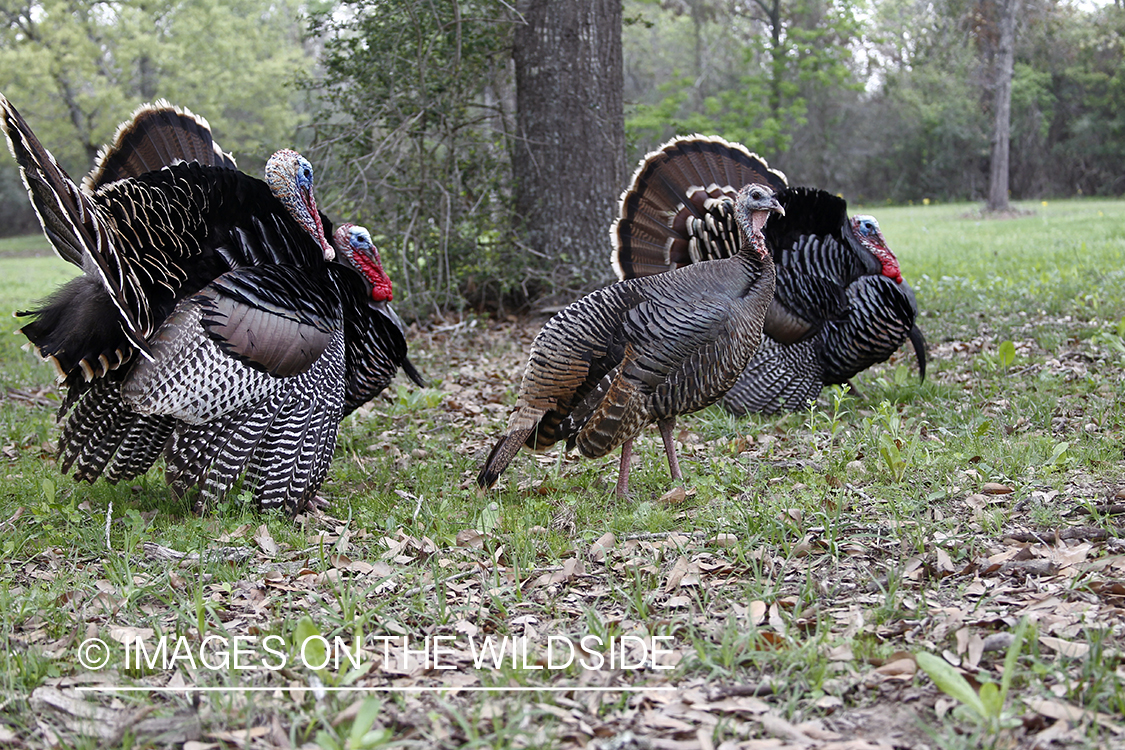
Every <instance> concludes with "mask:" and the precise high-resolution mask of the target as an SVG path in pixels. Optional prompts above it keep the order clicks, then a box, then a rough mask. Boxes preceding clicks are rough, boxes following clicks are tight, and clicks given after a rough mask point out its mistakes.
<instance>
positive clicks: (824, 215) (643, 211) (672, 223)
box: [612, 135, 925, 414]
mask: <svg viewBox="0 0 1125 750" xmlns="http://www.w3.org/2000/svg"><path fill="white" fill-rule="evenodd" d="M763 178H768V179H769V180H770V184H771V185H773V186H774V187H775V188H776V189H777V191H778V200H779V202H780V203H781V205H782V206H783V207H784V209H785V213H784V215H783V216H779V217H775V218H774V219H772V220H771V221H770V222H769V223H768V224H767V225H766V226H765V227H764V229H763V234H764V238H765V243H766V246H767V247H768V249H769V252H770V253H771V255H772V257H773V260H774V263H775V265H776V268H777V290H776V294H775V297H774V300H773V302H772V303H771V304H770V307H769V311H768V313H767V315H766V320H765V324H764V335H765V340H764V343H763V346H762V348H761V350H760V351H759V353H758V354H757V355H755V356H754V357H753V358H751V360H750V361H749V362H748V363H747V366H746V371H745V373H744V375H743V377H742V378H740V379H739V381H738V383H737V385H736V386H735V387H734V388H733V389H732V390H731V392H730V393H729V394H728V395H727V396H726V397H725V398H724V399H723V401H722V403H723V406H724V407H726V408H727V409H728V410H730V411H732V412H735V413H739V414H742V413H746V412H749V411H761V412H767V413H768V412H773V411H776V410H778V409H790V410H799V409H804V408H806V406H807V404H808V402H809V400H810V399H812V400H815V399H816V397H817V396H818V394H819V393H820V391H821V389H822V388H823V387H824V386H825V385H832V384H837V383H844V382H846V381H847V380H848V379H850V378H851V377H852V376H854V375H855V374H857V373H859V372H861V371H863V370H864V369H866V368H868V367H871V366H872V365H874V364H877V363H879V362H883V361H885V360H886V359H888V358H889V357H890V356H891V355H892V354H893V353H894V352H895V351H896V350H897V349H898V348H899V347H900V346H901V345H902V344H903V343H904V342H905V341H906V340H907V338H909V339H910V340H911V342H912V343H914V345H915V347H914V348H915V352H916V354H917V357H918V365H919V373H920V375H921V376H922V377H923V378H924V377H925V349H924V339H923V337H922V333H921V331H920V330H919V329H918V327H917V326H916V325H915V319H916V317H917V315H918V306H917V303H916V302H915V300H914V293H913V291H912V290H911V289H910V286H909V284H906V283H905V282H904V281H903V279H902V275H901V273H900V272H899V267H898V260H897V258H895V256H894V253H892V252H891V250H890V248H889V247H888V246H887V244H886V240H885V239H884V237H883V234H882V232H881V231H880V229H879V225H878V222H876V221H875V219H874V217H871V216H854V217H849V216H848V214H847V203H846V202H845V201H844V199H842V198H840V197H838V196H835V195H832V194H830V193H828V192H826V191H823V190H817V189H814V188H803V187H787V186H786V185H785V177H784V175H782V174H781V173H780V172H777V171H776V170H771V169H769V167H768V166H767V165H766V164H765V162H764V160H762V159H761V158H760V157H758V156H756V155H754V154H751V153H750V152H749V151H747V150H746V149H745V148H743V147H742V146H740V145H738V144H733V143H727V142H726V141H723V140H721V139H717V138H711V137H706V136H698V135H696V136H687V137H682V138H676V139H673V140H672V141H669V142H668V143H667V144H665V145H664V146H663V147H661V148H660V149H658V150H657V151H654V152H653V153H651V154H649V155H648V156H646V157H645V159H644V160H643V161H642V163H641V166H640V167H639V168H638V169H637V172H636V174H635V175H634V178H633V184H632V185H631V187H630V188H629V190H627V191H626V192H625V193H624V195H623V196H622V201H621V215H620V217H619V218H618V220H617V221H616V222H615V224H614V229H613V233H612V235H613V241H614V254H613V265H614V268H615V269H616V270H617V272H618V275H619V276H620V277H621V278H634V277H641V276H646V275H649V274H656V273H663V272H666V271H668V270H671V269H674V268H680V267H683V266H684V265H687V264H693V263H699V262H701V261H705V260H709V259H712V258H723V257H729V256H730V255H731V254H732V251H731V248H732V247H736V246H737V245H736V244H735V240H734V239H733V238H734V237H736V236H737V224H736V221H735V218H734V216H733V211H732V209H731V206H732V199H731V196H732V195H734V194H735V193H736V192H737V191H738V189H739V188H741V187H742V186H743V185H745V184H747V183H749V182H754V181H761V180H762V179H763Z"/></svg>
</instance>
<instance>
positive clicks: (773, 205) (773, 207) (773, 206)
mask: <svg viewBox="0 0 1125 750" xmlns="http://www.w3.org/2000/svg"><path fill="white" fill-rule="evenodd" d="M769 210H770V211H773V212H774V213H777V214H781V215H782V216H784V215H785V209H784V208H782V206H781V204H780V203H778V202H777V198H772V199H770V206H769Z"/></svg>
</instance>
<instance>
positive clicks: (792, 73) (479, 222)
mask: <svg viewBox="0 0 1125 750" xmlns="http://www.w3.org/2000/svg"><path fill="white" fill-rule="evenodd" d="M0 9H2V10H0V18H2V20H3V24H2V28H0V91H2V92H3V93H4V94H5V95H6V96H7V97H8V98H9V99H10V100H11V101H12V102H13V103H15V104H16V106H17V107H18V108H19V109H20V110H21V112H22V113H23V114H24V116H25V117H26V118H27V119H28V121H29V122H30V123H31V124H32V126H33V127H34V128H35V130H36V132H37V134H38V135H39V137H40V138H41V139H42V140H43V142H44V143H45V144H46V145H47V146H48V148H50V149H51V150H52V151H53V153H54V154H55V155H56V157H57V158H58V159H59V161H60V162H61V163H62V164H63V166H64V168H65V169H67V171H68V172H70V173H71V174H72V175H81V174H84V173H85V171H86V170H88V169H89V167H90V165H91V163H92V161H93V159H94V157H95V155H96V152H97V149H98V147H99V146H100V145H101V144H103V143H106V142H107V141H109V140H110V138H111V137H112V135H113V131H114V128H115V127H116V125H117V124H118V123H119V122H121V121H123V120H125V119H126V118H127V117H128V116H129V114H130V113H131V112H132V111H133V109H134V108H135V107H136V106H137V105H138V104H140V103H141V102H144V101H150V100H153V99H156V98H158V97H163V98H166V99H169V100H171V101H172V102H173V103H175V104H177V105H180V106H183V107H187V108H189V109H191V110H193V111H194V112H196V113H198V114H201V115H203V116H205V117H207V118H208V120H209V121H210V122H211V125H212V128H213V130H214V132H215V134H216V138H217V140H218V142H219V143H220V144H221V145H222V147H223V148H224V149H226V150H228V151H231V152H233V153H234V155H235V156H236V158H237V159H238V160H239V165H240V167H241V168H242V169H243V170H244V171H246V172H248V173H250V174H260V173H261V168H262V165H263V164H264V162H265V159H266V158H268V156H269V154H270V153H272V152H273V151H274V150H276V149H277V148H282V147H297V148H298V149H300V150H301V151H302V152H304V153H305V154H306V155H307V156H309V158H310V160H311V161H312V162H313V164H314V166H315V168H316V170H317V192H318V198H319V200H320V203H321V206H322V208H323V209H324V210H325V211H326V212H327V213H328V214H329V216H330V217H331V218H332V219H333V220H335V221H337V222H340V221H345V220H347V221H353V222H356V223H360V224H365V225H367V226H368V227H369V228H370V229H371V230H372V234H373V235H375V237H376V240H377V242H378V243H379V245H380V247H381V248H382V250H383V256H384V262H385V263H386V265H387V266H388V270H389V272H390V274H391V276H392V278H393V279H394V280H395V282H396V292H397V294H396V305H397V306H398V307H399V309H400V312H402V313H404V314H405V316H407V317H419V316H425V315H430V314H433V313H440V312H448V311H460V310H465V309H474V310H481V311H497V310H500V311H511V310H518V309H521V308H523V307H525V306H526V305H528V304H529V303H531V302H536V303H538V304H540V305H544V304H550V301H551V300H552V299H558V300H559V301H566V299H567V298H570V297H573V296H574V295H575V294H577V293H579V292H582V291H586V290H588V289H590V288H594V287H596V286H599V285H601V284H603V283H605V282H606V281H607V280H609V278H610V277H611V273H612V272H611V269H610V265H609V262H608V250H609V242H608V228H609V225H610V222H611V221H612V218H613V216H614V213H615V210H616V208H615V205H616V200H617V196H618V194H619V193H620V191H621V190H622V189H623V188H624V187H625V183H626V181H627V179H628V177H629V175H630V173H631V169H632V167H631V165H632V164H635V163H636V161H637V160H638V159H639V158H640V157H641V156H643V154H644V153H646V152H647V151H648V150H651V149H652V148H654V147H656V146H658V145H659V144H660V143H662V142H663V141H664V140H666V139H667V138H669V137H671V136H672V135H675V134H681V133H688V132H703V133H708V134H717V135H721V136H724V137H726V138H728V139H730V140H734V141H738V142H741V143H743V144H745V145H747V146H748V147H749V148H750V149H751V150H754V151H756V152H758V153H759V154H761V155H762V156H764V157H766V158H767V159H768V160H769V161H770V163H771V165H772V166H775V167H778V168H780V169H782V170H783V171H784V172H785V173H786V174H787V175H788V177H789V179H790V183H791V184H795V185H813V186H816V187H820V188H823V189H826V190H829V191H832V192H837V193H840V194H841V195H843V196H844V197H845V198H847V199H848V201H849V203H850V204H851V206H852V210H853V212H854V211H855V210H856V208H857V207H858V206H864V207H865V210H868V211H872V212H876V213H877V206H878V205H880V204H901V203H911V202H939V201H940V202H948V201H983V200H985V199H986V198H987V197H988V191H989V181H990V167H991V166H992V164H993V163H994V162H995V158H994V156H993V150H994V146H995V139H996V137H997V129H998V125H997V123H998V122H1000V120H998V119H997V114H998V109H999V108H1000V107H1001V105H1000V104H998V102H999V101H1000V100H1001V97H998V96H997V92H998V87H999V86H1004V85H1010V98H1009V99H1008V101H1009V102H1010V112H1009V113H1008V115H1007V119H1008V123H1009V124H1008V127H1007V128H1006V130H1004V132H1005V133H1006V134H1007V136H1008V137H1009V139H1010V144H1011V145H1010V164H1009V168H1008V170H1007V175H1006V176H1007V178H1008V180H1009V186H1008V187H1009V189H1008V191H1007V192H1008V193H1009V194H1010V196H1011V197H1012V198H1021V199H1027V198H1040V199H1046V198H1053V197H1072V196H1085V195H1101V196H1117V195H1120V194H1121V193H1122V192H1123V191H1125V47H1123V40H1125V3H1123V2H1122V0H1117V2H1115V3H1113V4H1092V3H1083V2H1066V1H1062V0H663V1H662V2H660V1H657V0H626V1H625V2H624V3H621V2H619V1H618V0H573V2H566V3H558V2H550V0H520V2H517V3H514V4H513V3H510V2H505V1H504V0H356V1H355V2H318V1H317V0H312V2H298V0H234V1H233V2H230V1H229V0H223V1H222V2H220V1H219V0H123V1H120V2H96V1H94V0H35V1H33V2H26V1H25V2H18V1H16V0H0ZM1005 18H1008V19H1014V29H1013V33H1011V34H1010V35H1009V38H1011V39H1013V40H1014V42H1013V43H1012V44H1011V45H1010V46H1009V47H1008V48H1009V49H1010V53H1011V54H1010V55H1007V60H1006V59H1005V57H1006V56H1005V47H1006V42H1005V37H1004V33H1003V32H1004V28H1003V27H1004V20H1005ZM36 231H38V230H37V222H36V219H35V216H34V214H33V213H32V211H31V208H30V204H29V202H28V200H27V197H26V195H25V194H24V191H23V188H22V185H21V184H20V182H19V176H18V171H17V168H16V166H15V164H14V162H13V161H12V160H9V159H4V160H0V236H2V235H13V234H23V233H33V232H36Z"/></svg>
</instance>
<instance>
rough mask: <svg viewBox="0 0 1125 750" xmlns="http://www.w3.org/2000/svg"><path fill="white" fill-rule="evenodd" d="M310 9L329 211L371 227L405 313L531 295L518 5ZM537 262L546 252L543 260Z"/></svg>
mask: <svg viewBox="0 0 1125 750" xmlns="http://www.w3.org/2000/svg"><path fill="white" fill-rule="evenodd" d="M348 10H349V12H348V13H341V12H339V9H338V8H336V7H335V6H326V7H325V8H324V9H323V10H321V11H320V12H317V13H314V14H313V15H312V16H311V19H310V29H311V33H312V34H314V35H316V36H317V37H318V38H319V39H320V41H321V43H322V44H323V45H324V52H323V56H322V62H323V70H324V72H323V75H320V76H317V77H311V76H309V77H306V78H305V79H304V80H303V82H302V86H303V87H304V88H305V89H306V90H308V91H309V92H310V94H313V95H315V96H317V97H318V107H317V111H316V116H315V132H316V143H315V145H314V146H313V147H312V149H311V151H310V156H311V157H312V158H313V160H314V163H315V164H317V166H318V169H319V175H320V176H319V177H318V182H319V183H320V187H319V188H318V189H319V190H321V196H322V201H323V202H324V204H325V206H326V207H327V209H328V210H329V213H331V214H333V215H334V216H336V217H338V218H340V219H341V220H343V219H347V220H349V221H353V222H356V223H362V224H366V225H367V226H368V227H369V228H370V229H371V231H372V234H373V235H375V240H376V242H377V243H378V244H379V245H380V246H381V247H382V249H383V254H384V262H385V263H386V264H387V265H388V270H389V273H390V274H391V277H392V278H393V279H394V280H395V283H396V286H397V288H398V290H399V292H400V295H401V296H405V297H406V298H407V299H408V301H409V304H408V305H406V306H400V310H401V311H403V312H406V313H409V314H420V313H422V312H423V311H424V312H426V313H432V312H435V311H440V310H443V309H450V308H457V307H460V306H461V305H462V304H464V303H466V302H467V303H469V304H471V305H474V306H477V307H480V306H492V305H497V304H502V303H505V302H509V303H510V302H512V301H513V300H515V302H516V303H518V302H519V301H522V300H524V299H526V296H527V293H528V290H527V288H526V285H527V283H529V282H528V279H529V277H530V275H531V274H530V272H529V271H526V270H521V268H522V269H527V268H530V266H531V265H532V264H530V263H524V264H522V266H521V265H517V264H516V263H515V261H514V258H515V257H517V255H524V256H525V255H526V253H523V252H521V251H519V249H518V248H517V247H516V245H515V241H514V235H513V233H512V228H513V222H514V219H513V213H512V209H511V196H512V189H511V167H510V162H509V154H510V150H511V140H512V133H513V131H514V106H515V104H514V97H513V94H512V74H511V71H510V66H509V60H510V56H511V47H512V24H513V22H514V16H513V15H512V13H511V11H510V10H509V8H508V6H507V5H506V4H505V3H503V2H501V1H500V0H480V1H479V2H464V1H463V0H433V2H429V3H418V2H415V0H361V1H360V2H355V3H351V4H349V6H348ZM536 264H538V261H536Z"/></svg>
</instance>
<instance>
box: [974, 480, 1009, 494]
mask: <svg viewBox="0 0 1125 750" xmlns="http://www.w3.org/2000/svg"><path fill="white" fill-rule="evenodd" d="M980 491H981V492H983V493H984V494H986V495H1007V494H1009V493H1011V492H1014V490H1013V489H1012V488H1011V487H1009V486H1008V485H1006V484H1000V483H999V482H985V483H984V486H983V487H981V488H980Z"/></svg>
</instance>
